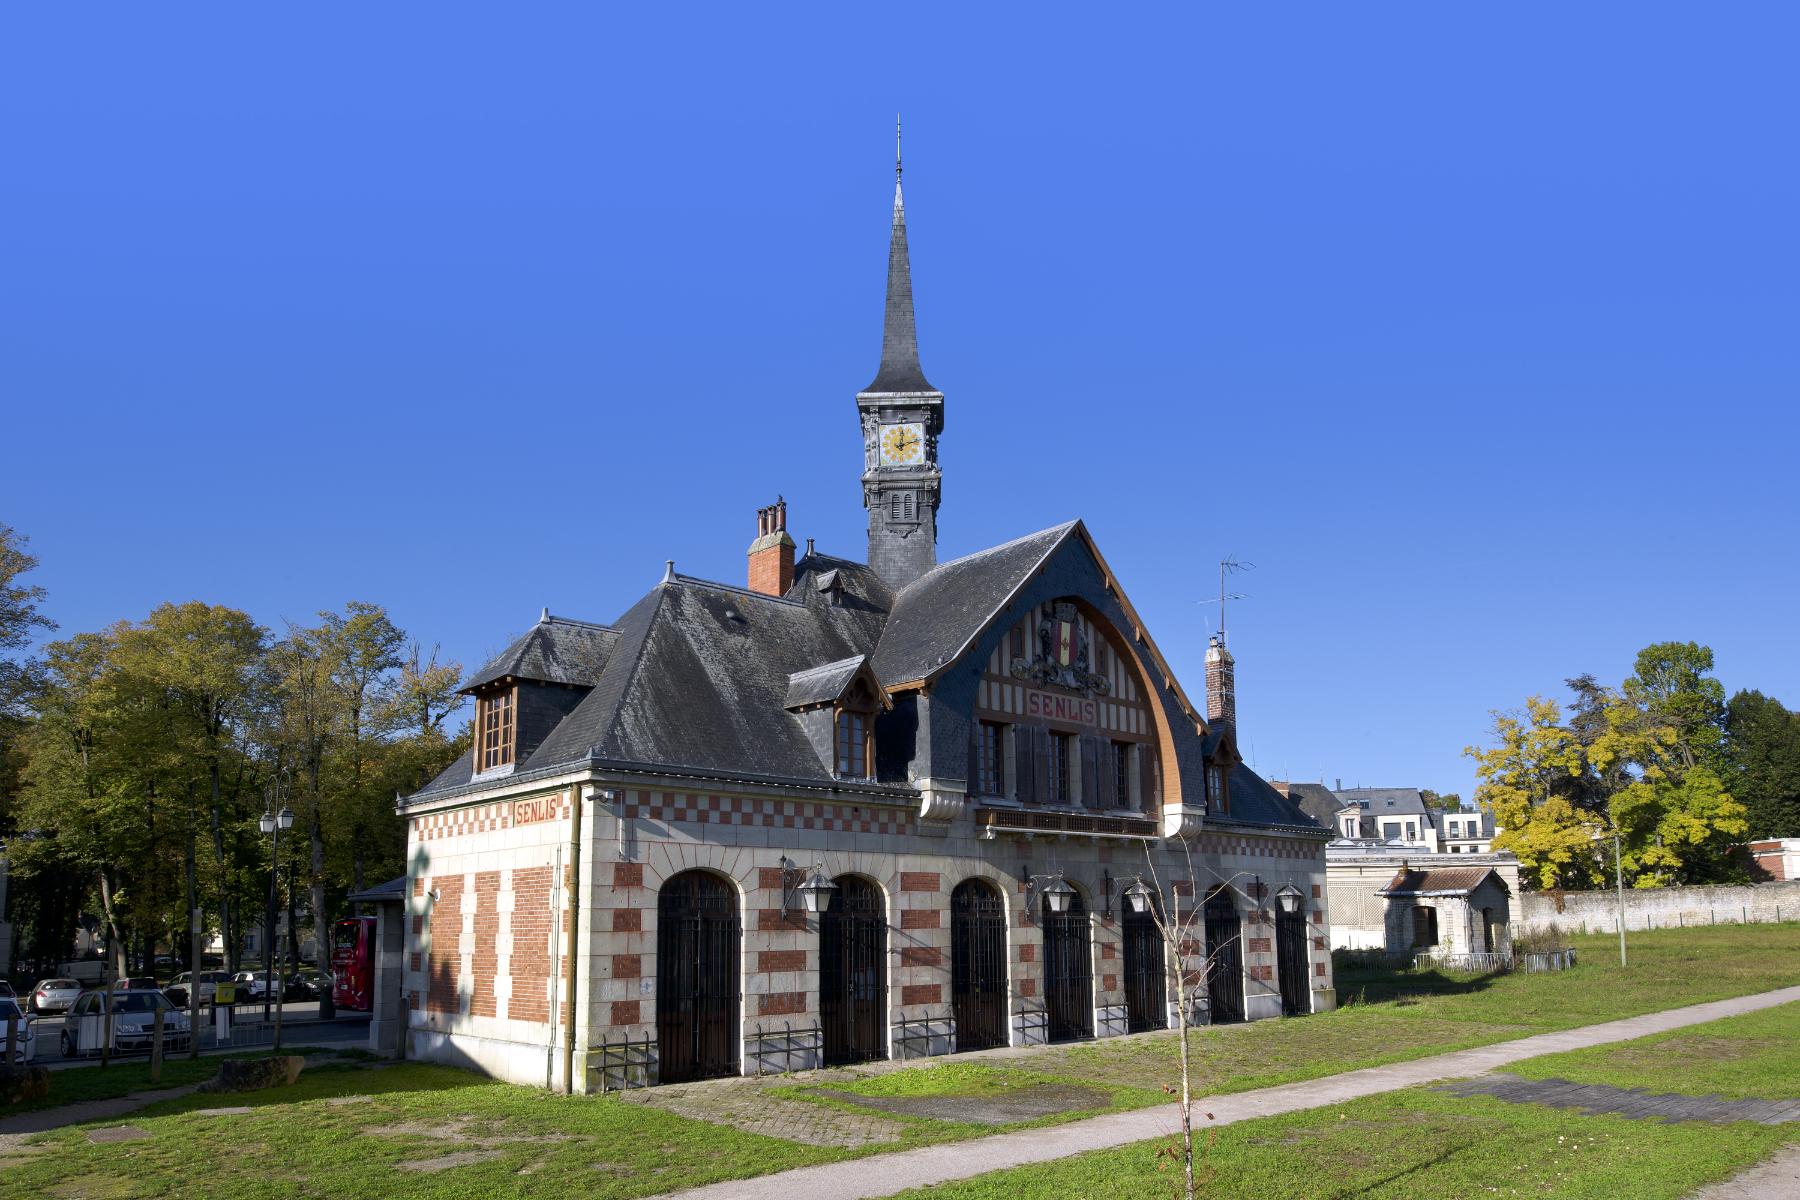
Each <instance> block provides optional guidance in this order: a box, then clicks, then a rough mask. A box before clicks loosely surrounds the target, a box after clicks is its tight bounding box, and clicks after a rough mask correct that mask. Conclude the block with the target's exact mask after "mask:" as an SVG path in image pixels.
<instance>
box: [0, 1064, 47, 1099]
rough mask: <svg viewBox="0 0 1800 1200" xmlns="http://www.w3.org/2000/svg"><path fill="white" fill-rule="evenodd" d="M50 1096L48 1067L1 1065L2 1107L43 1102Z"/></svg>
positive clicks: (0, 1090)
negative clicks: (34, 1101)
mask: <svg viewBox="0 0 1800 1200" xmlns="http://www.w3.org/2000/svg"><path fill="white" fill-rule="evenodd" d="M49 1094H50V1070H49V1068H48V1067H30V1066H26V1067H21V1066H15V1065H11V1064H0V1106H5V1105H11V1104H23V1103H25V1102H26V1101H27V1100H42V1099H43V1098H44V1097H46V1096H48V1095H49Z"/></svg>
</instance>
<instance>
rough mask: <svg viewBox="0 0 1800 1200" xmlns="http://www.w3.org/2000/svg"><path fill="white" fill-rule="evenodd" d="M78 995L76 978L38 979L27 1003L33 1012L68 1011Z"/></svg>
mask: <svg viewBox="0 0 1800 1200" xmlns="http://www.w3.org/2000/svg"><path fill="white" fill-rule="evenodd" d="M80 995H81V981H80V980H78V979H40V980H39V981H38V984H37V986H36V987H34V988H32V989H31V996H30V997H29V999H28V1000H27V1003H28V1004H29V1005H30V1007H31V1011H32V1012H34V1013H52V1012H68V1011H69V1006H70V1005H71V1004H73V1003H75V1001H76V999H77V998H78V997H79V996H80Z"/></svg>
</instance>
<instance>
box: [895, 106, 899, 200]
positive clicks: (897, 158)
mask: <svg viewBox="0 0 1800 1200" xmlns="http://www.w3.org/2000/svg"><path fill="white" fill-rule="evenodd" d="M894 182H895V183H899V182H900V114H899V113H895V114H894Z"/></svg>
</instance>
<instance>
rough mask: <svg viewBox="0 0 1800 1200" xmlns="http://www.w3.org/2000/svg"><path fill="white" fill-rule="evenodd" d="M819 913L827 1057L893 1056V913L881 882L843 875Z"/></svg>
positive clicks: (830, 1060) (851, 1059) (839, 1060)
mask: <svg viewBox="0 0 1800 1200" xmlns="http://www.w3.org/2000/svg"><path fill="white" fill-rule="evenodd" d="M835 882H836V884H837V890H836V891H834V892H832V893H831V900H830V902H829V904H828V906H827V908H826V909H825V911H824V912H822V913H820V914H819V1014H820V1024H822V1025H823V1026H824V1030H825V1061H826V1062H827V1063H829V1064H833V1065H836V1064H838V1063H853V1062H867V1061H869V1060H870V1059H872V1058H886V1057H887V1021H886V1017H887V913H886V912H884V911H883V906H882V903H881V893H880V892H879V891H877V890H876V888H875V885H874V884H872V883H869V882H868V881H867V880H864V879H858V878H856V877H855V876H854V875H840V876H839V877H838V878H837V879H836V880H835Z"/></svg>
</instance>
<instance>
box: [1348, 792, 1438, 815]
mask: <svg viewBox="0 0 1800 1200" xmlns="http://www.w3.org/2000/svg"><path fill="white" fill-rule="evenodd" d="M1338 796H1339V797H1340V798H1341V799H1342V800H1343V801H1344V803H1345V804H1346V805H1349V804H1360V805H1362V806H1363V808H1364V810H1365V811H1367V812H1368V813H1369V815H1370V816H1375V817H1383V816H1388V815H1390V814H1397V813H1417V814H1421V815H1429V814H1430V812H1431V811H1432V810H1431V807H1430V806H1429V805H1427V804H1426V803H1425V797H1423V796H1421V795H1420V794H1419V789H1418V788H1343V789H1341V790H1339V792H1338Z"/></svg>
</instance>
